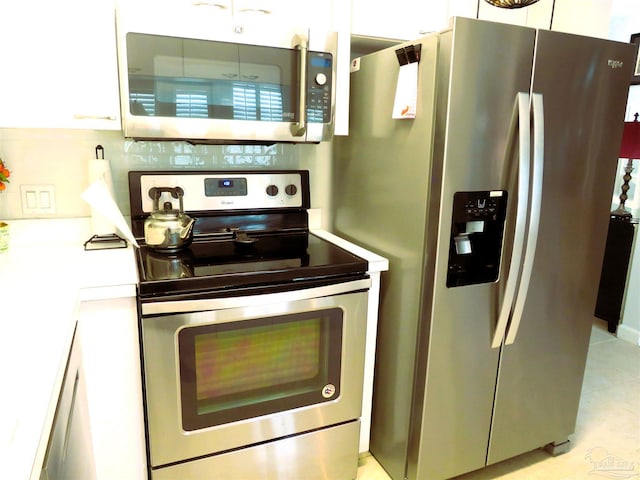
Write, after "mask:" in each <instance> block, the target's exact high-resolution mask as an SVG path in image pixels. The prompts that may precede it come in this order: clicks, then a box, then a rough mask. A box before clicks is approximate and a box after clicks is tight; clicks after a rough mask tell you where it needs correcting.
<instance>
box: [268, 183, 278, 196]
mask: <svg viewBox="0 0 640 480" xmlns="http://www.w3.org/2000/svg"><path fill="white" fill-rule="evenodd" d="M267 195H269V196H270V197H275V196H276V195H278V187H277V186H275V185H269V186H268V187H267Z"/></svg>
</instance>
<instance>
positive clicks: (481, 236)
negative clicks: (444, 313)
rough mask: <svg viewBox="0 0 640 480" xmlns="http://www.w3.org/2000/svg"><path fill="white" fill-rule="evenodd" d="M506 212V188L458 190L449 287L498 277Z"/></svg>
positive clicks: (454, 198) (451, 242) (448, 274)
mask: <svg viewBox="0 0 640 480" xmlns="http://www.w3.org/2000/svg"><path fill="white" fill-rule="evenodd" d="M506 213H507V192H506V191H504V190H487V191H475V192H456V193H455V194H454V196H453V215H452V219H451V237H450V241H449V267H448V270H447V287H461V286H464V285H474V284H478V283H492V282H496V281H497V280H498V278H499V275H500V256H501V253H502V240H503V236H504V222H505V218H506Z"/></svg>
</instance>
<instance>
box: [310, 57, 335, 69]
mask: <svg viewBox="0 0 640 480" xmlns="http://www.w3.org/2000/svg"><path fill="white" fill-rule="evenodd" d="M311 66H312V67H319V68H331V59H330V58H324V57H317V56H315V55H314V56H312V57H311Z"/></svg>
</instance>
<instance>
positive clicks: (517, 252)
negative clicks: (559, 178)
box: [491, 92, 531, 348]
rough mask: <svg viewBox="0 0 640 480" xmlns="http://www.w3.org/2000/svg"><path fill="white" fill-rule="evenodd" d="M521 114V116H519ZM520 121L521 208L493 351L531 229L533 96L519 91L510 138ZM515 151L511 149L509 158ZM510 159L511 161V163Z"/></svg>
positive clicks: (498, 342) (500, 336) (508, 312)
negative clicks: (528, 213)
mask: <svg viewBox="0 0 640 480" xmlns="http://www.w3.org/2000/svg"><path fill="white" fill-rule="evenodd" d="M516 115H517V117H516ZM515 121H517V122H518V138H519V145H518V205H517V210H516V222H515V223H516V226H515V233H514V238H513V249H512V251H511V260H510V263H509V274H508V276H507V281H506V286H505V289H504V296H503V298H502V305H501V306H500V312H499V314H498V322H497V323H496V329H495V331H494V333H493V339H492V341H491V348H499V347H500V345H502V341H503V339H504V335H505V332H506V330H507V326H508V324H509V318H510V317H511V311H512V309H513V302H514V299H515V296H516V288H517V286H518V281H519V279H520V268H521V265H522V262H521V261H522V251H523V249H524V242H525V231H526V226H527V207H528V201H529V169H530V163H531V162H530V158H531V152H530V148H531V146H530V143H531V137H530V135H531V132H530V131H531V114H530V113H529V94H528V93H523V92H518V94H517V96H516V101H515V106H514V111H513V118H512V122H511V124H512V127H511V129H510V130H511V132H510V138H511V135H512V134H513V133H512V132H513V125H514V122H515ZM510 154H511V150H510V149H507V155H510ZM509 160H510V159H507V161H509Z"/></svg>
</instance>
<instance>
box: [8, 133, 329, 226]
mask: <svg viewBox="0 0 640 480" xmlns="http://www.w3.org/2000/svg"><path fill="white" fill-rule="evenodd" d="M96 145H102V146H103V147H104V152H105V158H107V159H108V160H109V161H110V163H111V168H112V172H113V180H114V187H115V188H114V190H115V197H116V198H115V200H116V203H117V204H118V206H119V207H120V210H122V212H123V214H124V215H128V214H129V186H128V180H127V172H128V171H130V170H172V169H178V170H180V169H191V170H193V169H199V170H230V169H236V170H243V169H287V170H288V169H297V168H302V169H308V170H309V171H310V176H311V201H312V207H314V208H321V209H323V211H324V210H328V205H327V204H326V202H327V201H328V200H327V197H328V192H329V188H328V178H327V172H329V166H330V163H331V148H330V146H329V145H327V144H320V145H290V144H279V145H271V146H256V145H248V146H241V145H196V146H194V145H190V144H188V143H186V142H157V141H156V142H147V141H145V142H135V141H133V140H126V139H124V138H123V137H122V133H121V132H119V131H96V130H68V129H0V158H2V159H3V161H4V162H5V164H6V166H7V168H9V170H10V171H11V177H10V181H11V183H9V184H7V189H6V190H5V191H4V192H2V193H1V194H0V219H3V220H11V219H20V218H34V216H33V215H29V214H25V213H24V212H23V211H22V203H21V193H20V186H21V185H29V184H38V185H40V184H43V185H53V186H54V187H55V196H56V213H55V214H53V215H46V216H44V217H64V218H69V217H85V216H89V215H90V209H89V206H88V205H87V204H86V203H85V202H84V201H83V200H82V199H81V198H80V194H81V193H82V192H83V191H84V190H85V189H86V188H87V186H88V184H89V171H88V161H89V160H90V159H92V158H95V147H96ZM40 217H43V215H40ZM323 226H324V224H323Z"/></svg>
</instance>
